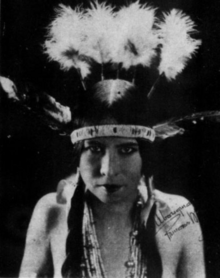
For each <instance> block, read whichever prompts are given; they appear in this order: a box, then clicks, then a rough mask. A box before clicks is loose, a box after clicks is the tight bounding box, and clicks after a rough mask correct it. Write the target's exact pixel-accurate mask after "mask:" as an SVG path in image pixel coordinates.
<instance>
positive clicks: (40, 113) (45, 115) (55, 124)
mask: <svg viewBox="0 0 220 278" xmlns="http://www.w3.org/2000/svg"><path fill="white" fill-rule="evenodd" d="M0 88H1V89H2V90H1V91H2V92H3V94H4V96H6V98H7V99H9V100H10V101H12V102H14V104H15V105H16V106H17V107H18V108H19V109H21V110H24V111H25V112H26V113H33V114H35V115H36V116H37V117H38V118H39V119H40V120H41V121H42V122H43V123H46V124H47V125H48V126H49V127H50V128H52V129H54V130H57V131H59V132H61V133H62V134H63V135H69V134H68V133H69V132H68V131H67V130H68V128H67V126H68V123H70V121H71V112H70V109H69V107H66V106H63V105H61V104H60V103H59V102H57V101H56V100H55V99H54V98H53V97H52V96H50V95H48V94H46V93H45V92H42V91H39V90H37V89H36V88H35V87H33V86H32V85H30V84H25V85H24V86H22V88H17V87H16V86H15V84H14V82H12V81H11V80H10V79H8V78H5V77H0Z"/></svg>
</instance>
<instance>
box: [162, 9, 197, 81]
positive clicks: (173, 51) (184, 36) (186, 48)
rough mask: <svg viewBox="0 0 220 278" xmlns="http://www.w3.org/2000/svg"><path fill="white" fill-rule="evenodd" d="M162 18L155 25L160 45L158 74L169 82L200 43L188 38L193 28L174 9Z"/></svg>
mask: <svg viewBox="0 0 220 278" xmlns="http://www.w3.org/2000/svg"><path fill="white" fill-rule="evenodd" d="M163 16H164V20H163V21H162V22H160V23H158V24H157V27H158V28H159V32H158V35H159V37H160V38H161V44H162V48H161V62H160V65H159V72H160V74H161V73H165V76H166V77H167V79H168V80H171V79H174V78H175V77H176V75H177V74H178V73H180V72H182V70H183V69H184V67H185V65H186V62H187V61H188V60H189V59H190V58H191V57H192V55H193V54H194V53H195V51H196V50H197V49H198V47H199V45H200V44H201V41H200V40H195V39H192V38H191V37H190V34H192V33H193V32H195V28H194V27H195V26H194V23H193V21H192V20H191V19H190V18H189V16H187V15H185V14H184V13H182V12H181V11H179V10H176V9H173V10H171V12H170V13H169V14H166V13H164V14H163Z"/></svg>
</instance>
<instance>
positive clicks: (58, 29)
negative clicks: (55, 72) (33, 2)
mask: <svg viewBox="0 0 220 278" xmlns="http://www.w3.org/2000/svg"><path fill="white" fill-rule="evenodd" d="M56 12H57V16H56V18H55V20H54V21H53V22H52V23H51V25H50V26H49V27H48V31H49V32H48V40H46V41H45V53H46V54H48V55H49V57H50V59H51V60H54V61H57V62H59V64H60V65H61V67H62V69H64V70H68V69H70V68H71V67H75V68H76V69H78V70H79V71H80V73H81V75H82V77H83V78H84V77H85V76H87V75H88V74H89V73H90V65H89V63H88V62H86V61H85V57H84V56H82V55H81V54H82V53H80V49H81V47H82V46H83V41H84V40H86V37H85V34H84V32H82V31H83V29H84V17H83V13H82V12H81V11H80V9H79V8H76V9H75V10H72V9H71V8H70V7H66V6H64V5H60V6H59V9H57V11H56Z"/></svg>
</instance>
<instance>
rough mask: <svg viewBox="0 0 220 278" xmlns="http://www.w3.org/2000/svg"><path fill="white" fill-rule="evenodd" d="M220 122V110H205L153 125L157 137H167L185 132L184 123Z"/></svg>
mask: <svg viewBox="0 0 220 278" xmlns="http://www.w3.org/2000/svg"><path fill="white" fill-rule="evenodd" d="M207 120H208V121H212V122H220V111H205V112H199V113H193V114H191V115H187V116H184V117H181V118H173V119H170V120H168V121H166V122H164V123H161V124H157V125H155V126H154V127H153V129H154V130H155V133H156V139H166V138H169V137H173V136H175V135H177V134H180V135H181V134H183V133H184V132H185V131H186V129H185V128H184V127H183V126H184V123H187V122H192V123H194V124H196V123H197V122H199V121H207Z"/></svg>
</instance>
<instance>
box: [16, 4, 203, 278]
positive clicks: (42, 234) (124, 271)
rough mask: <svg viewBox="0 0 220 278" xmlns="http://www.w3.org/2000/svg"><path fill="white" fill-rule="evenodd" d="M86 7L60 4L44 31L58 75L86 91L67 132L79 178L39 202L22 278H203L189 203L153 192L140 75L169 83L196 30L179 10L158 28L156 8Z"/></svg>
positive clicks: (147, 111) (150, 132)
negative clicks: (71, 74) (67, 75)
mask: <svg viewBox="0 0 220 278" xmlns="http://www.w3.org/2000/svg"><path fill="white" fill-rule="evenodd" d="M91 6H92V7H91V9H86V10H80V8H77V9H76V10H74V11H73V10H72V9H71V8H70V7H65V6H60V9H59V10H58V14H57V17H56V18H55V20H54V21H53V22H52V23H51V25H50V27H49V35H48V40H47V41H46V43H45V49H46V53H47V54H48V55H49V57H50V59H52V60H54V61H58V62H59V63H60V65H61V66H62V68H64V69H70V68H72V67H74V68H76V69H77V71H78V72H79V74H80V77H81V81H82V87H83V89H84V91H83V92H82V93H81V94H80V95H79V98H78V99H76V103H75V104H74V105H72V107H71V110H72V121H71V123H70V122H69V124H68V128H70V129H72V130H73V131H72V133H71V135H70V137H71V141H72V143H73V144H74V146H75V151H76V156H75V157H77V158H78V172H77V174H75V175H73V176H71V178H69V179H67V180H66V181H63V182H61V183H60V184H59V187H58V192H57V193H51V194H49V195H47V196H45V197H43V198H42V199H41V200H40V201H39V202H38V204H37V206H36V208H35V210H34V213H33V216H32V219H31V222H30V226H29V229H28V233H27V240H26V248H25V253H24V258H23V261H22V265H21V270H20V277H44V276H45V275H47V268H48V267H49V268H50V266H52V269H53V277H56V278H58V277H74V278H78V277H96V278H97V277H109V278H113V277H114V278H119V277H138V278H142V277H163V278H165V277H169V278H172V277H184V278H185V277H193V278H195V277H199V278H202V277H204V276H205V274H204V258H203V246H202V242H201V236H202V235H201V234H202V233H201V229H200V225H199V223H198V219H197V217H196V214H195V211H194V208H193V206H192V204H191V203H190V202H189V201H188V200H186V199H185V198H183V197H180V196H175V195H169V194H165V193H162V192H160V191H158V190H155V189H154V186H153V178H152V174H153V163H152V158H153V156H154V152H153V145H152V142H153V141H154V139H155V136H156V134H155V129H154V128H152V126H153V125H154V124H155V120H156V118H155V117H154V116H153V113H152V110H151V108H150V103H149V99H150V98H151V95H152V93H153V91H154V90H155V85H156V83H154V84H153V86H151V87H152V89H151V90H150V93H149V94H148V95H147V94H146V88H145V89H144V87H143V86H144V85H146V82H145V81H146V80H145V78H143V74H141V75H140V69H141V71H142V73H143V72H144V71H145V68H146V67H148V68H150V69H151V66H152V69H153V71H152V72H155V69H156V68H157V70H158V72H159V77H162V76H165V77H166V78H167V79H169V80H171V79H174V78H175V77H176V75H177V74H178V73H180V72H181V71H182V70H183V68H184V66H185V61H186V60H187V59H189V58H190V57H191V55H192V54H193V53H194V52H195V50H196V49H197V48H198V46H199V44H200V41H199V40H193V39H192V38H191V37H190V34H191V32H192V31H193V30H194V24H193V23H192V22H191V20H190V19H189V17H188V16H185V15H184V14H182V13H181V12H179V11H177V10H173V11H171V13H170V15H167V14H166V15H165V19H164V22H159V19H157V18H156V17H155V9H154V8H151V7H149V6H146V5H140V3H139V2H135V3H133V4H131V5H130V6H128V7H124V8H122V9H121V10H119V11H118V12H114V8H112V7H110V6H106V5H105V4H98V3H97V2H96V3H95V4H92V5H91ZM155 26H156V27H155ZM167 30H168V31H170V32H167ZM177 34H178V35H177ZM179 43H181V46H182V47H181V48H179ZM177 46H178V47H177ZM174 50H176V51H175V52H174ZM177 50H178V51H177ZM157 55H160V57H159V56H158V57H157ZM171 57H172V59H171ZM156 58H158V59H156ZM112 76H113V77H112ZM119 76H120V78H119ZM152 77H153V75H152V76H151V78H152ZM100 80H101V81H100ZM128 80H129V81H128ZM149 80H150V79H149ZM158 80H159V79H158ZM141 83H143V84H141ZM135 84H139V86H137V85H135ZM141 85H142V86H141ZM148 85H149V84H148ZM151 85H152V84H151ZM138 87H139V88H141V90H139V89H138ZM148 89H149V86H148ZM59 109H60V106H57V107H56V110H59ZM69 118H71V117H68V119H69ZM169 132H170V133H171V134H172V135H173V134H176V133H181V132H182V130H181V129H178V128H177V127H174V126H172V128H171V127H170V128H169V130H167V129H166V132H165V133H164V134H161V126H160V127H159V129H158V134H160V136H161V137H162V138H166V137H167V134H168V133H169ZM49 275H51V274H49Z"/></svg>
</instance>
